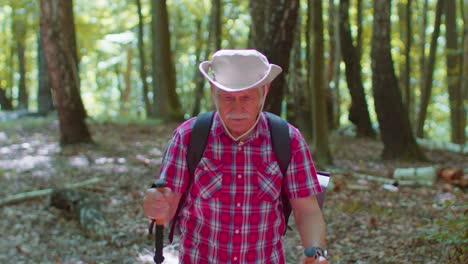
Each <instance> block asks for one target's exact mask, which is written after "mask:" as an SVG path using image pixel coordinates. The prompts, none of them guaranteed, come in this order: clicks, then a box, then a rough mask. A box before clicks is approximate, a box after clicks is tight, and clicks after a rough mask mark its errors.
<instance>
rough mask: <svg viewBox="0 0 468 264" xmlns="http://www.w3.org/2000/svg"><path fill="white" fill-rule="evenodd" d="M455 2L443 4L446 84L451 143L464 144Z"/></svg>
mask: <svg viewBox="0 0 468 264" xmlns="http://www.w3.org/2000/svg"><path fill="white" fill-rule="evenodd" d="M455 10H456V2H455V1H447V3H446V4H445V34H446V39H447V55H446V56H447V57H446V59H447V82H448V92H449V99H450V103H449V104H450V124H451V126H450V127H451V133H450V135H451V137H450V138H451V141H452V142H453V143H457V144H465V126H466V113H465V106H464V105H463V91H462V85H461V79H460V72H461V59H462V57H461V56H460V55H461V52H459V49H458V36H457V23H456V18H457V12H455Z"/></svg>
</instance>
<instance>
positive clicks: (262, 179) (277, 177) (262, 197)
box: [257, 162, 283, 202]
mask: <svg viewBox="0 0 468 264" xmlns="http://www.w3.org/2000/svg"><path fill="white" fill-rule="evenodd" d="M282 182H283V175H282V173H281V170H280V168H279V165H278V164H277V163H276V162H272V163H270V164H262V165H261V166H260V167H259V168H258V171H257V189H258V194H257V198H258V199H259V201H269V202H273V201H276V200H278V199H279V196H280V194H281V187H282Z"/></svg>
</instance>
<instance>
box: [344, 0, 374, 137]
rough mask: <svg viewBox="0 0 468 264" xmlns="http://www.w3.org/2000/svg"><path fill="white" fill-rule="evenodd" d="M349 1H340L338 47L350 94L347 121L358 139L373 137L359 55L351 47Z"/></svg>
mask: <svg viewBox="0 0 468 264" xmlns="http://www.w3.org/2000/svg"><path fill="white" fill-rule="evenodd" d="M348 12H349V0H340V27H339V30H340V46H341V53H342V56H343V61H344V62H345V65H346V81H347V83H348V89H349V92H350V94H351V107H350V109H349V120H350V121H351V122H353V124H355V125H356V129H357V136H358V137H370V138H374V137H375V131H374V129H373V128H372V124H371V120H370V115H369V110H368V106H367V100H366V95H365V93H364V85H363V83H362V77H361V63H360V55H359V50H358V48H357V47H355V46H354V45H353V39H352V36H351V29H350V23H349V14H348Z"/></svg>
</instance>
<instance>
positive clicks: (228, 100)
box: [223, 96, 234, 102]
mask: <svg viewBox="0 0 468 264" xmlns="http://www.w3.org/2000/svg"><path fill="white" fill-rule="evenodd" d="M223 100H224V101H227V102H232V101H234V97H231V96H225V97H223Z"/></svg>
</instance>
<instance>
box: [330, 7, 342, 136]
mask: <svg viewBox="0 0 468 264" xmlns="http://www.w3.org/2000/svg"><path fill="white" fill-rule="evenodd" d="M339 20H340V19H339V9H338V8H336V5H335V1H334V0H329V2H328V36H329V43H330V44H329V47H330V52H329V54H330V55H329V60H328V69H327V72H326V74H327V78H326V82H327V86H328V96H327V112H328V120H329V125H330V129H336V128H338V127H339V124H340V120H339V119H340V118H339V116H340V100H339V99H340V98H339V95H340V93H339V89H338V87H339V83H340V61H341V52H340V49H341V46H340V35H339Z"/></svg>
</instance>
